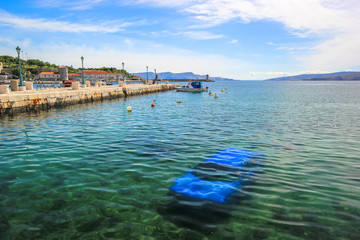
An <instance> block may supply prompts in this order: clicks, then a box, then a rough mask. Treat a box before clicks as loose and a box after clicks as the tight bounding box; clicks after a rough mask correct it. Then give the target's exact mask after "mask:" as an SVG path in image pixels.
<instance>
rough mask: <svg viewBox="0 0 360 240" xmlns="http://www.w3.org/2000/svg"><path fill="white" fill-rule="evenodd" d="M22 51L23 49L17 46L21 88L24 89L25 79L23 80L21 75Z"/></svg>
mask: <svg viewBox="0 0 360 240" xmlns="http://www.w3.org/2000/svg"><path fill="white" fill-rule="evenodd" d="M20 51H21V49H20V48H19V46H17V47H16V52H17V54H18V58H19V76H20V87H22V86H23V78H22V74H21V62H20Z"/></svg>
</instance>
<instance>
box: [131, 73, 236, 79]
mask: <svg viewBox="0 0 360 240" xmlns="http://www.w3.org/2000/svg"><path fill="white" fill-rule="evenodd" d="M134 75H135V76H140V77H143V78H145V79H146V72H141V73H134ZM158 77H159V79H206V75H199V74H194V73H192V72H184V73H172V72H161V73H158ZM148 78H149V79H154V78H155V73H153V72H149V73H148ZM209 79H211V80H213V81H234V79H230V78H222V77H210V76H209Z"/></svg>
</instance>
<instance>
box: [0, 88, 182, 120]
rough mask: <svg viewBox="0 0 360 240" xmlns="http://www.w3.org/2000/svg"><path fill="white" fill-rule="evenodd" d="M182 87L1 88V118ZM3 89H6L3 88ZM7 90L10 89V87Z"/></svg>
mask: <svg viewBox="0 0 360 240" xmlns="http://www.w3.org/2000/svg"><path fill="white" fill-rule="evenodd" d="M177 86H179V84H153V85H144V84H129V85H124V86H121V85H120V86H97V87H85V88H79V87H78V86H77V87H72V88H53V89H37V90H34V89H33V90H24V91H9V90H8V89H0V90H1V91H0V116H1V115H7V114H9V115H11V114H14V113H17V112H32V111H34V112H35V111H39V110H46V109H50V108H53V107H64V106H68V105H73V104H79V103H87V102H93V101H102V100H106V99H116V98H125V97H126V96H135V95H141V94H148V93H153V92H161V91H169V90H173V89H175V87H177ZM3 88H4V87H3ZM7 88H8V86H7Z"/></svg>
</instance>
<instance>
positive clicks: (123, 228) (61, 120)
mask: <svg viewBox="0 0 360 240" xmlns="http://www.w3.org/2000/svg"><path fill="white" fill-rule="evenodd" d="M205 85H207V86H209V88H210V89H211V90H212V92H213V93H215V92H216V93H218V95H219V98H217V99H215V98H214V97H210V96H209V95H208V94H207V93H199V94H191V93H178V92H174V91H171V92H163V93H156V94H150V95H144V96H137V97H131V98H127V99H119V100H113V101H104V102H101V103H100V102H99V103H92V104H84V105H76V106H70V107H67V108H63V109H52V110H50V111H48V112H41V113H37V114H35V113H32V114H18V115H15V116H13V117H8V116H5V117H2V118H0V239H360V154H359V153H360V151H359V146H360V82H250V81H249V82H217V83H208V84H205ZM225 88H227V90H225ZM221 89H224V92H221V91H220V90H221ZM226 91H227V93H226ZM154 98H155V99H156V101H155V102H154V101H153V99H154ZM177 100H181V101H182V103H177ZM152 103H155V105H156V106H155V108H152V107H151V104H152ZM127 106H131V107H132V109H133V112H131V113H127V112H126V107H127ZM226 147H234V148H241V149H247V150H250V151H256V152H260V153H262V154H263V155H264V161H263V169H262V171H260V172H258V173H256V176H255V177H254V181H253V182H252V183H251V184H249V185H248V186H246V187H245V188H244V189H243V190H242V193H243V194H244V196H245V197H243V198H241V199H239V201H237V202H236V203H234V204H232V205H231V207H230V208H227V207H228V206H224V209H227V210H226V211H227V214H228V215H227V216H226V217H220V218H218V219H217V218H216V219H215V220H214V219H213V218H212V217H211V216H208V218H209V220H210V219H212V222H211V224H212V226H215V228H213V229H212V230H211V231H203V229H202V228H201V226H202V225H204V226H206V224H207V222H206V220H207V218H206V214H207V213H206V212H205V213H204V215H205V218H204V221H203V222H195V225H198V226H200V227H199V228H197V227H193V226H186V225H179V224H176V223H175V222H173V221H171V219H172V216H170V215H166V214H164V213H163V212H162V211H159V209H161V208H162V207H163V206H166V205H167V204H170V203H172V202H174V198H173V197H172V196H170V195H168V188H169V187H170V186H171V185H172V184H173V181H174V180H175V179H176V178H178V177H180V176H183V175H184V174H186V172H187V170H188V169H189V168H190V167H193V166H195V165H197V164H198V163H200V162H201V161H203V160H204V159H205V158H208V157H210V156H211V155H212V154H215V153H216V152H218V151H220V150H221V149H223V148H226ZM190 205H191V203H190ZM194 205H195V203H194ZM220 207H221V206H220ZM183 218H184V221H185V222H186V221H189V222H192V223H194V221H197V220H196V218H195V217H194V216H192V212H191V211H190V212H186V214H185V213H184V216H183Z"/></svg>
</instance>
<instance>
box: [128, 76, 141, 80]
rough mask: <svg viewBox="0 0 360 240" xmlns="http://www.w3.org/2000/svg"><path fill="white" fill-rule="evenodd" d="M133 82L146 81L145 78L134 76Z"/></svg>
mask: <svg viewBox="0 0 360 240" xmlns="http://www.w3.org/2000/svg"><path fill="white" fill-rule="evenodd" d="M131 80H134V81H144V78H142V77H140V76H133V77H132V78H131Z"/></svg>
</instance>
